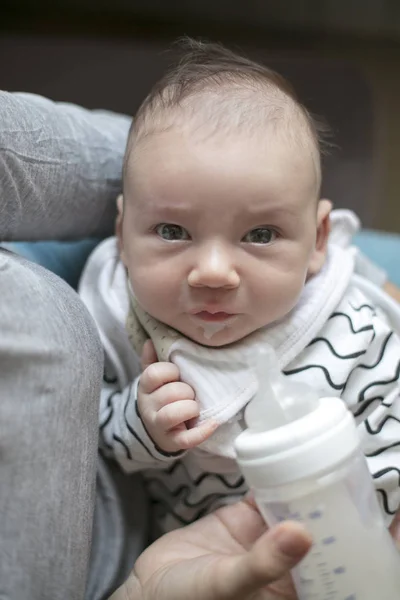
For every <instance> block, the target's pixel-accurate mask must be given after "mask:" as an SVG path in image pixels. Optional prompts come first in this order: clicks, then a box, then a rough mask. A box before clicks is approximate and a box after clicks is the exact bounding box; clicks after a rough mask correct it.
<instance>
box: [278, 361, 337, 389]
mask: <svg viewBox="0 0 400 600" xmlns="http://www.w3.org/2000/svg"><path fill="white" fill-rule="evenodd" d="M309 369H320V370H321V371H322V372H323V374H324V375H325V379H326V381H327V382H328V383H329V385H330V386H331V388H333V389H334V390H342V389H343V388H344V386H345V385H346V381H344V382H343V383H334V382H333V381H332V379H331V376H330V374H329V371H328V369H327V368H326V367H324V366H322V365H317V364H316V365H314V364H311V365H305V366H304V367H298V368H297V369H291V370H290V371H283V373H284V374H285V375H295V374H296V373H302V372H303V371H308V370H309Z"/></svg>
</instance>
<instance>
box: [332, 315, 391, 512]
mask: <svg viewBox="0 0 400 600" xmlns="http://www.w3.org/2000/svg"><path fill="white" fill-rule="evenodd" d="M363 310H369V309H368V307H365V308H364V309H363ZM371 324H372V326H373V330H372V333H373V335H372V337H371V342H370V344H369V346H368V348H367V349H366V352H365V354H363V355H362V356H361V357H360V359H359V360H358V362H357V364H356V365H355V367H354V368H353V369H352V371H351V373H350V375H349V377H348V379H347V382H346V386H345V389H344V392H343V394H342V397H343V399H344V400H346V401H347V402H348V404H349V405H350V408H351V409H352V412H353V414H354V416H355V418H356V421H357V423H358V425H359V433H360V439H361V444H362V447H363V451H364V454H365V456H366V458H367V461H368V465H369V469H370V471H371V473H372V475H373V477H374V481H375V487H376V489H377V492H378V496H379V499H380V503H381V505H382V508H383V510H384V513H385V515H386V521H387V523H389V522H390V521H391V519H392V518H393V516H394V514H395V512H396V510H397V509H398V507H399V504H400V387H399V376H400V339H399V338H398V336H397V335H396V333H395V332H393V331H392V330H391V329H390V327H389V326H388V325H387V323H386V322H385V321H384V320H383V319H382V318H380V317H379V316H377V315H373V316H372V319H371Z"/></svg>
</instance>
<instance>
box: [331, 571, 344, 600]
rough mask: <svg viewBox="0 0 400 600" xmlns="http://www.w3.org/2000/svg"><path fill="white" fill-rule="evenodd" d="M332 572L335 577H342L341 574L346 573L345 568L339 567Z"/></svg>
mask: <svg viewBox="0 0 400 600" xmlns="http://www.w3.org/2000/svg"><path fill="white" fill-rule="evenodd" d="M333 572H334V574H335V575H342V574H343V573H346V567H344V566H343V565H341V566H340V567H336V568H335V569H333ZM346 600H347V599H346Z"/></svg>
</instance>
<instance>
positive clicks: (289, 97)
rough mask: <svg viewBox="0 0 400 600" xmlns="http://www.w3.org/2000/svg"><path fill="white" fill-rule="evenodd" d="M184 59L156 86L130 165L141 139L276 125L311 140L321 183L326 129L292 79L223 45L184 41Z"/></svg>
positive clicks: (138, 121)
mask: <svg viewBox="0 0 400 600" xmlns="http://www.w3.org/2000/svg"><path fill="white" fill-rule="evenodd" d="M178 48H179V50H180V52H181V56H180V60H179V61H178V62H177V63H176V64H175V65H174V66H172V67H171V68H170V69H169V70H168V71H167V72H166V74H165V75H164V76H163V77H162V79H160V80H159V81H158V82H157V83H156V84H155V86H154V87H153V88H152V90H151V91H150V93H149V94H148V96H147V97H146V98H145V100H144V101H143V103H142V104H141V106H140V107H139V109H138V111H137V113H136V116H135V118H134V121H133V123H132V126H131V130H130V134H129V139H128V145H127V151H126V156H125V165H126V162H127V160H128V158H129V155H130V152H131V149H132V147H133V146H134V145H135V146H136V144H137V143H138V142H140V140H142V139H144V138H146V137H148V136H150V135H152V134H155V133H160V132H162V131H167V130H168V129H170V128H172V127H174V126H176V125H178V126H183V127H184V126H187V125H191V126H192V128H194V129H195V130H196V131H197V132H199V131H201V132H202V135H204V136H211V135H214V134H216V133H221V132H223V133H230V132H232V131H237V130H238V129H239V130H242V131H245V132H246V133H247V134H254V133H257V134H259V133H260V131H262V127H263V126H264V127H265V129H267V127H271V126H272V127H273V128H274V130H275V131H279V132H282V133H283V134H286V135H287V137H288V139H289V140H290V141H291V142H294V143H298V144H299V145H300V146H301V147H302V148H304V147H305V146H308V147H310V144H309V142H310V140H311V142H312V146H313V148H312V153H313V155H314V156H313V159H314V162H315V164H316V171H317V179H318V181H320V155H321V151H322V150H323V147H324V138H325V135H326V133H327V128H326V127H325V126H324V125H323V124H322V123H320V122H319V121H318V120H317V119H316V118H314V117H313V116H312V115H311V113H310V112H309V111H308V110H307V109H306V108H305V106H303V104H302V103H301V102H300V101H299V99H298V98H297V96H296V93H295V91H294V89H293V88H292V86H291V85H290V84H289V82H288V81H286V79H285V78H284V77H282V76H281V75H279V74H278V73H277V72H275V71H273V70H272V69H269V68H268V67H266V66H264V65H262V64H260V63H257V62H255V61H252V60H249V59H248V58H245V57H243V56H240V55H239V54H236V53H235V52H232V51H231V50H228V49H227V48H225V47H224V46H222V45H220V44H213V43H205V42H202V41H197V40H193V39H191V38H183V39H182V40H179V41H178Z"/></svg>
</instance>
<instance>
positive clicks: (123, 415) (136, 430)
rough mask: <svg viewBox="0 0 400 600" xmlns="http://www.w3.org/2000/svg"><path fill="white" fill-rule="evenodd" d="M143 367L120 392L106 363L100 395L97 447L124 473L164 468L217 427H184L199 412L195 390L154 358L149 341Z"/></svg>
mask: <svg viewBox="0 0 400 600" xmlns="http://www.w3.org/2000/svg"><path fill="white" fill-rule="evenodd" d="M142 365H143V367H144V371H143V373H142V375H141V376H140V377H137V378H136V379H135V380H134V381H133V382H132V383H130V384H129V385H128V386H126V387H125V388H124V389H123V390H121V389H120V386H119V384H118V381H117V378H116V377H114V374H113V373H112V372H110V367H109V365H108V366H107V374H106V375H105V377H104V382H103V388H102V392H101V398H100V447H101V449H102V450H103V451H104V452H105V454H107V455H108V456H111V457H112V458H114V459H115V460H116V461H117V462H118V463H119V464H120V466H121V467H122V469H123V470H124V471H126V472H129V473H132V472H134V471H140V470H143V469H148V468H160V467H162V466H163V465H165V466H167V465H168V464H170V463H172V462H173V461H175V460H176V459H178V458H180V457H181V456H182V455H183V454H184V452H185V451H186V450H187V449H188V448H192V447H194V446H197V445H198V444H200V443H201V442H202V441H204V440H205V439H207V438H208V437H209V436H210V435H211V434H212V433H213V431H214V430H215V428H216V425H215V424H214V423H213V422H206V423H204V424H202V425H199V426H194V427H192V428H188V427H187V425H186V423H185V422H186V421H188V420H190V419H193V418H195V417H196V416H198V406H197V403H196V401H195V400H194V392H193V390H192V388H191V387H190V386H188V385H187V384H185V383H182V382H181V381H179V371H178V369H177V367H176V366H175V365H173V364H171V363H159V362H157V358H156V356H155V353H154V349H153V347H152V345H151V344H149V343H147V344H146V346H145V351H144V354H143V357H142Z"/></svg>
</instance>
